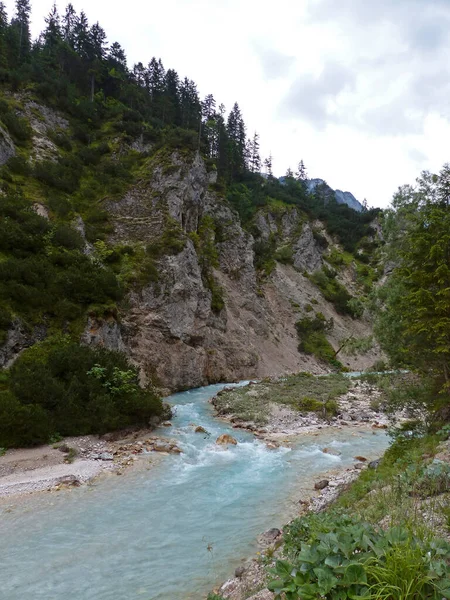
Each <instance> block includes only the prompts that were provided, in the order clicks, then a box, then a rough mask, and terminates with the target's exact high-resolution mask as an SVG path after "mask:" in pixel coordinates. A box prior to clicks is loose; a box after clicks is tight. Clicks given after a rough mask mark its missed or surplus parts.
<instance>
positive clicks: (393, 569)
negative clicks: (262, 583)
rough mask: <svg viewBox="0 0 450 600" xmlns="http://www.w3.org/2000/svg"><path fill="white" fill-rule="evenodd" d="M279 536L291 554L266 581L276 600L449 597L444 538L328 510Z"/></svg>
mask: <svg viewBox="0 0 450 600" xmlns="http://www.w3.org/2000/svg"><path fill="white" fill-rule="evenodd" d="M333 517H334V518H333ZM285 540H286V547H287V550H288V551H289V552H290V556H291V560H290V561H286V560H279V561H277V563H276V567H275V569H274V570H273V571H272V572H273V574H274V575H275V576H276V579H274V580H273V581H271V582H270V583H269V585H268V588H269V590H271V591H274V592H275V598H276V599H277V600H281V598H283V599H286V600H297V599H298V598H302V599H305V600H313V599H315V598H329V599H334V598H339V599H342V600H345V599H346V598H349V599H351V598H362V597H366V598H372V599H374V600H375V599H378V598H380V599H381V598H385V599H386V600H388V599H389V600H406V599H409V598H414V599H417V600H418V599H425V598H438V597H443V596H444V597H446V598H449V597H450V580H448V579H447V572H448V570H447V564H446V561H448V559H449V558H450V545H449V544H448V543H447V542H444V541H437V540H436V541H433V542H427V541H425V542H424V541H422V540H420V539H418V538H415V537H414V536H412V535H411V533H410V532H409V531H408V530H406V529H402V528H400V527H394V528H392V529H390V530H388V531H382V530H381V531H377V530H375V529H374V528H373V527H372V526H371V525H369V524H367V523H364V522H360V521H358V519H357V518H355V517H354V516H352V517H347V516H341V517H339V516H337V515H330V514H325V516H322V515H313V516H311V517H309V518H308V517H307V518H305V519H301V520H297V521H294V523H293V525H290V526H288V528H287V531H286V532H285Z"/></svg>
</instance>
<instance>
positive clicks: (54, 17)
mask: <svg viewBox="0 0 450 600" xmlns="http://www.w3.org/2000/svg"><path fill="white" fill-rule="evenodd" d="M45 22H46V23H47V27H46V29H45V31H44V49H45V50H46V51H47V52H48V53H49V54H51V55H54V54H55V51H56V48H57V47H58V45H59V44H60V43H61V41H62V35H63V34H62V30H61V24H60V18H59V14H58V9H57V8H56V4H54V5H53V6H52V9H51V11H50V13H49V15H48V16H47V17H46V19H45Z"/></svg>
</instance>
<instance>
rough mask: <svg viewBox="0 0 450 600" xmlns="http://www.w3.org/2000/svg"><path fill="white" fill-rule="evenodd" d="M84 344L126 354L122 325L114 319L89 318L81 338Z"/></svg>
mask: <svg viewBox="0 0 450 600" xmlns="http://www.w3.org/2000/svg"><path fill="white" fill-rule="evenodd" d="M81 342H82V343H83V344H87V345H88V346H89V345H93V346H103V347H105V348H109V349H110V350H115V351H116V352H125V350H126V348H125V344H124V343H123V340H122V334H121V331H120V325H119V324H118V323H117V321H116V320H115V319H113V318H110V319H95V318H93V317H89V318H88V323H87V327H86V329H85V330H84V332H83V335H82V337H81Z"/></svg>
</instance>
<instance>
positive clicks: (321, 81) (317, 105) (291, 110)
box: [280, 62, 355, 129]
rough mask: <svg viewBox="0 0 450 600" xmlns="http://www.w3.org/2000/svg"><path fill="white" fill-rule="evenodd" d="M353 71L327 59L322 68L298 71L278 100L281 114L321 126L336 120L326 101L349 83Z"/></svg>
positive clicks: (351, 81)
mask: <svg viewBox="0 0 450 600" xmlns="http://www.w3.org/2000/svg"><path fill="white" fill-rule="evenodd" d="M354 82H355V74H354V73H353V72H352V71H350V70H349V69H347V68H346V67H344V66H343V65H340V64H339V63H334V62H329V63H327V64H326V65H325V67H324V69H323V70H322V72H321V73H320V74H319V75H318V76H316V75H313V74H304V75H300V76H299V77H298V78H297V79H296V80H295V81H294V82H293V83H292V85H291V88H290V90H289V92H288V94H287V96H286V98H285V99H284V101H283V102H282V104H281V107H280V110H281V113H282V114H283V115H284V116H294V117H302V118H304V119H306V120H307V121H309V122H311V123H313V124H314V125H315V126H316V127H318V128H320V129H323V128H325V126H326V125H327V123H329V122H330V121H333V120H336V119H337V116H336V115H335V114H333V110H332V107H331V106H330V101H331V100H333V99H335V98H337V96H339V94H340V93H341V92H343V91H344V90H345V89H350V88H352V87H353V85H354Z"/></svg>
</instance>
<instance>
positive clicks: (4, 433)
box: [0, 339, 162, 447]
mask: <svg viewBox="0 0 450 600" xmlns="http://www.w3.org/2000/svg"><path fill="white" fill-rule="evenodd" d="M8 385H9V390H8V391H7V392H1V393H0V445H1V446H4V447H11V446H25V445H34V444H39V443H44V442H46V441H48V440H49V438H50V435H51V434H53V433H55V432H56V431H57V432H58V433H60V434H61V435H86V434H90V433H105V432H107V431H112V430H115V429H119V428H124V427H128V426H130V425H145V424H146V423H147V422H148V420H149V419H150V418H151V417H152V416H154V415H159V414H161V411H162V404H161V401H160V399H159V397H158V396H157V395H156V394H155V393H154V392H153V390H152V389H150V388H147V389H142V388H140V387H139V383H138V372H137V370H136V368H135V367H133V366H132V365H131V364H130V363H129V362H128V360H127V359H126V358H125V357H124V356H123V355H121V354H119V353H116V352H112V351H110V350H106V349H103V348H101V349H93V348H90V347H82V346H80V345H78V344H76V343H73V342H70V341H68V340H65V339H61V340H56V341H52V340H48V341H47V342H44V343H40V344H36V345H35V346H33V347H32V348H30V349H28V350H26V351H25V352H23V353H22V355H21V356H20V358H19V359H18V360H17V361H16V362H15V363H14V365H13V366H12V367H11V369H10V378H9V382H8Z"/></svg>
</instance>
